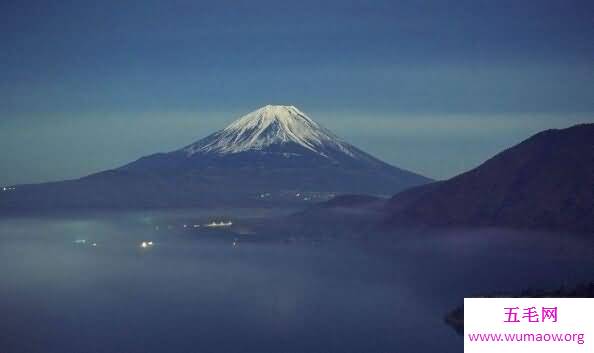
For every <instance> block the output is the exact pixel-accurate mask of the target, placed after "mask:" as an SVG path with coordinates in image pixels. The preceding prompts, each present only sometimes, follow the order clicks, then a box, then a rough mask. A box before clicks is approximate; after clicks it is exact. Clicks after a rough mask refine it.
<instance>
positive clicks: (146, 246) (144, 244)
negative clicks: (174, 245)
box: [140, 241, 153, 249]
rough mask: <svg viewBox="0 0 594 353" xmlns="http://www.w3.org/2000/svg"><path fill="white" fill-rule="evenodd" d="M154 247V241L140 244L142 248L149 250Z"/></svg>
mask: <svg viewBox="0 0 594 353" xmlns="http://www.w3.org/2000/svg"><path fill="white" fill-rule="evenodd" d="M151 246H153V242H152V241H143V242H142V243H140V247H141V248H143V249H144V248H148V247H151Z"/></svg>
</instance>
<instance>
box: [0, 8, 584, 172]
mask: <svg viewBox="0 0 594 353" xmlns="http://www.w3.org/2000/svg"><path fill="white" fill-rule="evenodd" d="M593 18H594V5H592V2H591V1H567V0H565V1H543V0H539V1H534V0H524V1H506V0H500V1H482V0H474V1H437V0H434V1H429V0H425V1H421V0H419V1H325V2H323V4H320V3H319V2H316V1H299V2H297V1H290V2H289V1H243V2H242V1H222V2H221V1H218V2H216V3H215V2H202V1H150V0H148V1H102V2H86V1H60V2H47V1H39V2H35V1H29V2H22V1H3V2H2V3H1V4H0V45H1V48H0V49H1V50H0V77H2V80H0V164H1V165H2V166H3V168H2V173H0V184H13V183H23V182H38V181H46V180H55V179H62V178H73V177H77V176H81V175H85V174H89V173H92V172H95V171H99V170H102V169H106V168H112V167H116V166H118V165H121V164H123V163H126V162H128V161H130V160H133V159H136V158H138V157H140V156H142V155H145V154H150V153H154V152H158V151H168V150H172V149H175V148H177V147H181V146H183V145H186V144H188V143H190V142H192V141H194V140H197V139H198V138H200V137H203V136H205V135H207V134H208V133H210V132H212V131H214V130H216V129H218V128H222V127H224V126H225V125H226V124H227V123H229V122H230V121H231V120H233V119H235V118H237V117H239V116H240V115H243V114H245V113H247V112H249V111H251V110H254V109H256V108H258V107H260V106H262V105H265V104H292V105H296V106H297V107H299V108H300V109H301V110H303V111H305V112H306V113H308V114H309V115H310V116H311V117H312V118H313V119H315V120H317V121H319V122H321V123H322V124H324V125H325V126H326V127H328V128H330V129H331V130H333V131H335V132H336V133H338V134H339V135H341V136H342V137H344V138H345V139H347V140H349V141H351V142H352V143H354V144H356V145H358V146H359V147H361V148H363V149H365V150H367V151H368V152H371V153H372V154H375V155H376V156H378V157H380V158H382V159H384V160H386V161H388V162H390V163H392V164H395V165H398V166H401V167H404V168H408V169H412V170H414V171H417V172H420V173H423V174H425V175H428V176H430V177H434V178H447V177H450V176H453V175H454V174H456V173H459V172H461V171H464V170H466V169H469V168H472V167H474V166H476V165H477V164H478V163H480V162H481V161H483V160H484V159H486V158H488V157H490V156H492V155H493V154H494V153H496V152H498V151H499V150H501V149H503V148H506V147H509V146H510V145H511V144H514V143H517V142H519V141H520V140H522V139H524V138H526V137H528V136H529V135H530V134H532V133H534V132H537V131H539V130H542V129H546V128H558V127H566V126H570V125H572V124H575V123H579V122H592V121H594V99H593V98H594V65H593V62H594V26H593V24H592V19H593Z"/></svg>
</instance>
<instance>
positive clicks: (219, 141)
mask: <svg viewBox="0 0 594 353" xmlns="http://www.w3.org/2000/svg"><path fill="white" fill-rule="evenodd" d="M290 142H292V143H296V144H298V145H300V146H302V147H304V148H306V149H308V150H310V151H312V152H315V153H317V154H319V155H322V156H324V157H327V155H326V154H325V152H324V151H327V150H329V149H331V150H338V151H340V152H343V153H346V154H348V155H349V156H354V154H353V151H351V149H352V147H351V146H350V145H349V144H347V143H345V142H343V141H341V140H340V139H339V138H338V137H336V136H335V135H334V134H332V133H331V132H330V131H328V130H327V129H325V128H323V127H322V126H320V125H318V124H317V123H316V122H315V121H313V120H312V119H310V118H309V117H308V116H307V115H306V114H305V113H303V112H302V111H300V110H299V109H297V108H296V107H294V106H292V105H267V106H265V107H262V108H260V109H257V110H255V111H253V112H251V113H249V114H247V115H244V116H242V117H241V118H239V119H237V120H235V121H234V122H232V123H231V124H230V125H229V126H227V127H226V128H224V129H223V130H220V131H218V132H216V133H214V134H213V135H211V136H209V137H207V138H205V139H203V140H200V141H198V142H197V143H195V144H192V145H190V146H188V147H186V148H185V149H184V151H185V152H186V153H187V154H188V155H193V154H195V153H200V152H202V153H217V154H231V153H238V152H244V151H248V150H262V149H264V148H266V147H268V146H270V145H273V144H284V143H290Z"/></svg>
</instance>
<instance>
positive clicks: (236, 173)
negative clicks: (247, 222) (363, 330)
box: [0, 105, 430, 209]
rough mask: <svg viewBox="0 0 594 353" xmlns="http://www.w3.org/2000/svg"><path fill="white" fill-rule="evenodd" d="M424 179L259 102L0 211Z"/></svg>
mask: <svg viewBox="0 0 594 353" xmlns="http://www.w3.org/2000/svg"><path fill="white" fill-rule="evenodd" d="M429 181H430V180H429V179H427V178H425V177H423V176H421V175H418V174H415V173H412V172H409V171H407V170H403V169H400V168H397V167H395V166H392V165H390V164H387V163H385V162H383V161H381V160H379V159H377V158H375V157H373V156H371V155H369V154H367V153H365V152H363V151H361V150H360V149H358V148H356V147H354V146H352V145H350V144H348V143H347V142H345V141H343V140H341V139H339V138H338V137H336V136H335V135H334V134H333V133H331V132H330V131H329V130H327V129H325V128H324V127H322V126H320V125H319V124H318V123H316V122H315V121H313V120H312V119H311V118H310V117H308V116H307V115H306V114H305V113H303V112H302V111H300V110H299V109H297V108H295V107H294V106H290V105H288V106H285V105H267V106H265V107H262V108H260V109H258V110H255V111H253V112H251V113H249V114H247V115H245V116H243V117H241V118H239V119H238V120H236V121H234V122H233V123H231V124H230V125H229V126H227V127H226V128H224V129H222V130H220V131H217V132H215V133H213V134H211V135H209V136H207V137H205V138H203V139H201V140H199V141H197V142H195V143H193V144H191V145H189V146H186V147H183V148H180V149H176V150H174V151H170V152H165V153H154V154H151V155H148V156H144V157H141V158H139V159H137V160H135V161H133V162H131V163H128V164H125V165H123V166H121V167H119V168H115V169H111V170H106V171H102V172H99V173H95V174H91V175H88V176H86V177H83V178H80V179H76V180H69V181H63V182H57V183H49V184H40V185H30V186H19V187H17V192H14V193H3V194H6V195H2V199H0V201H1V202H0V209H1V208H2V207H3V205H9V207H16V208H19V207H20V208H31V207H32V208H35V207H42V208H43V207H48V206H49V207H59V208H69V207H72V208H77V209H79V208H81V207H83V208H84V207H91V208H101V207H107V208H108V207H116V208H123V207H131V208H147V207H157V208H163V207H167V208H170V207H228V206H231V207H263V206H265V205H275V206H279V205H280V206H282V205H295V204H301V203H311V202H316V201H323V200H325V199H326V198H328V197H332V196H334V195H338V194H374V195H392V194H394V193H396V192H398V191H400V190H403V189H405V188H408V187H412V186H416V185H420V184H424V183H427V182H429ZM7 197H10V198H11V199H7ZM46 205H47V206H46Z"/></svg>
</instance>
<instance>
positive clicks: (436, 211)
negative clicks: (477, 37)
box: [386, 124, 594, 232]
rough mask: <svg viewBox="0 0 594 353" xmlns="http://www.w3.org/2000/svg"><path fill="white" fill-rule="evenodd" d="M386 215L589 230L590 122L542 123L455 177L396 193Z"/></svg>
mask: <svg viewBox="0 0 594 353" xmlns="http://www.w3.org/2000/svg"><path fill="white" fill-rule="evenodd" d="M386 214H387V215H386V222H387V223H388V224H389V225H392V226H397V225H403V224H427V225H436V226H444V225H479V226H504V227H519V228H541V229H564V230H571V231H579V232H586V231H594V124H582V125H576V126H573V127H570V128H567V129H562V130H546V131H543V132H540V133H538V134H536V135H534V136H532V137H530V138H529V139H527V140H525V141H523V142H522V143H520V144H518V145H516V146H514V147H512V148H510V149H508V150H505V151H503V152H501V153H499V154H498V155H496V156H495V157H493V158H491V159H489V160H488V161H486V162H485V163H483V164H482V165H480V166H479V167H477V168H475V169H472V170H470V171H468V172H466V173H463V174H460V175H458V176H456V177H454V178H452V179H449V180H446V181H441V182H436V183H432V184H428V185H423V186H420V187H416V188H413V189H410V190H406V191H404V192H401V193H399V194H397V195H395V196H394V197H393V198H392V199H391V200H390V201H389V202H388V203H387V205H386Z"/></svg>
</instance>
